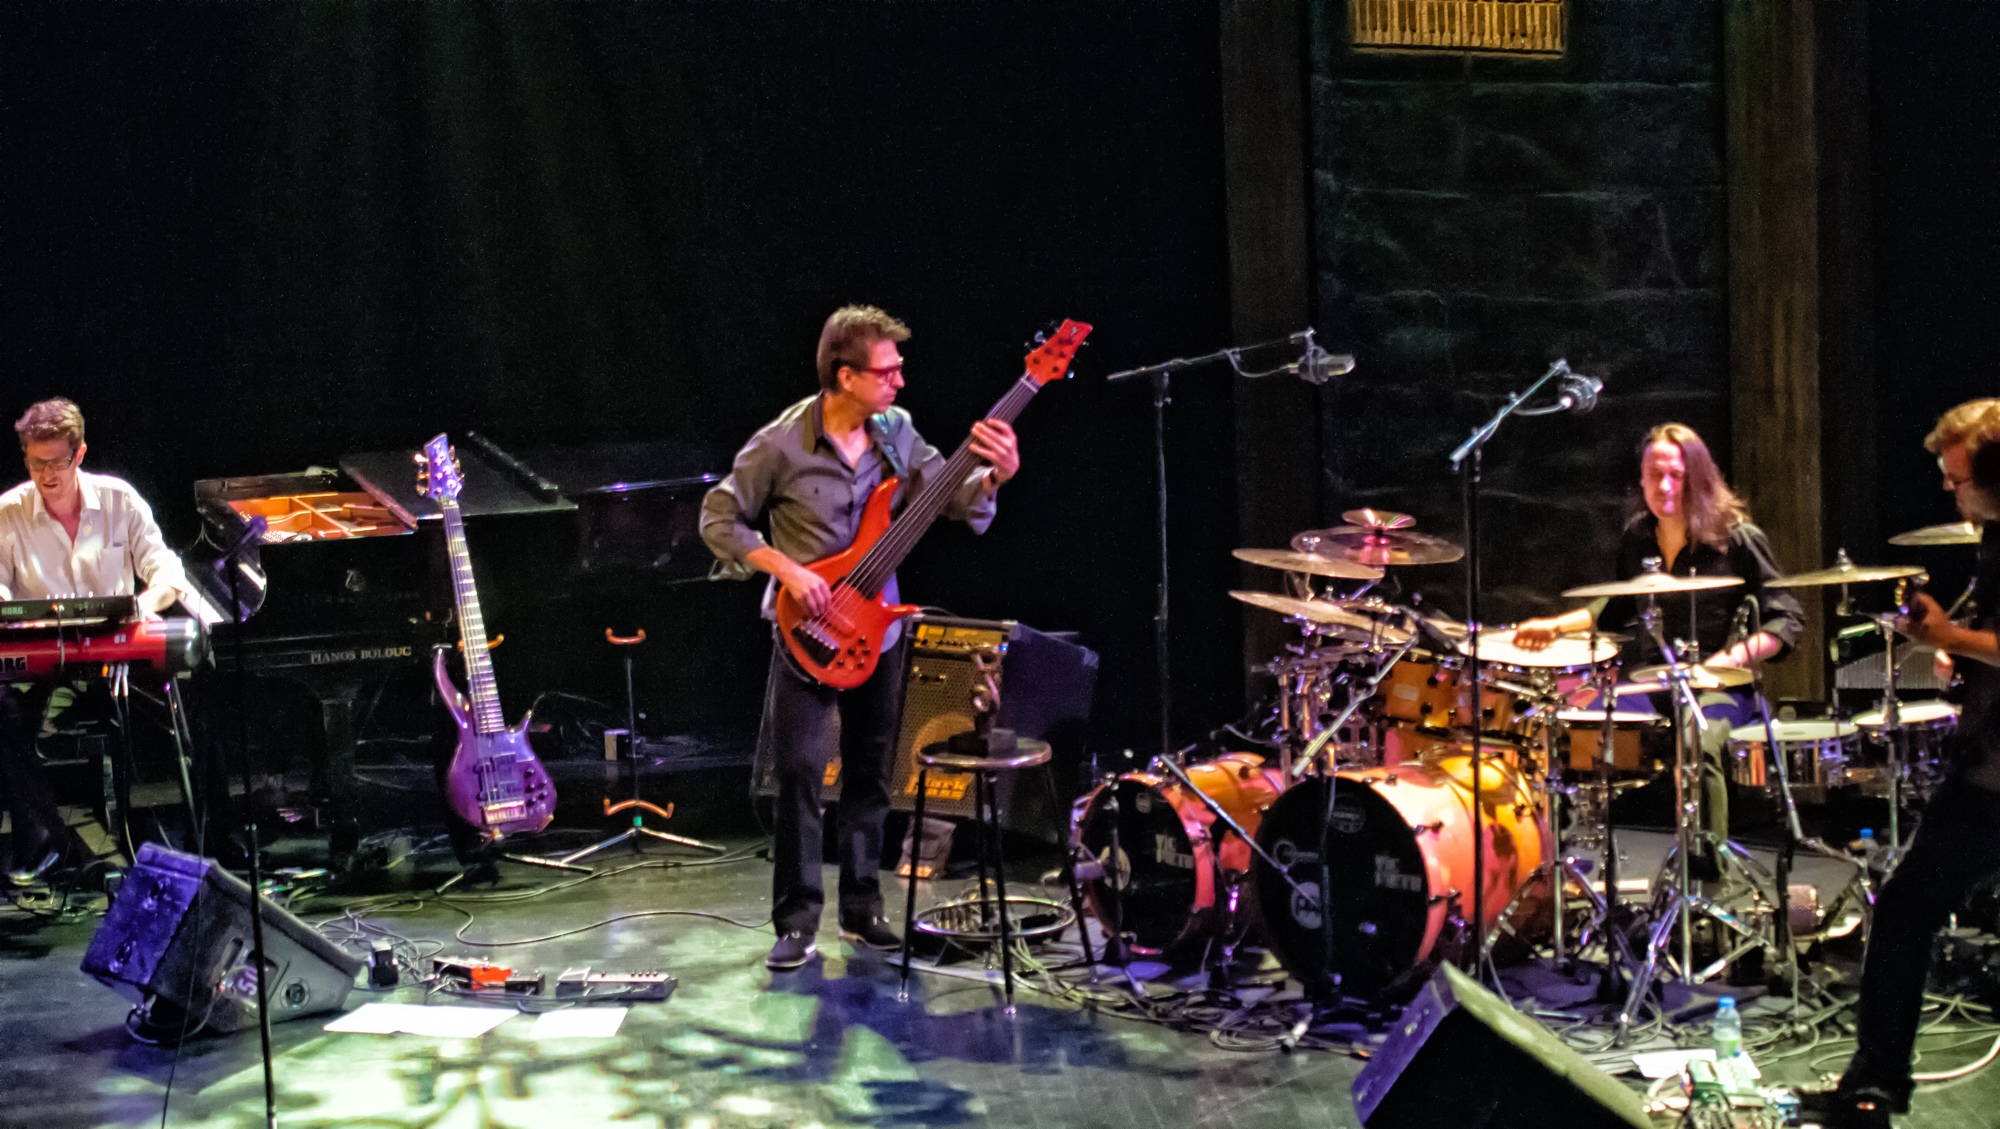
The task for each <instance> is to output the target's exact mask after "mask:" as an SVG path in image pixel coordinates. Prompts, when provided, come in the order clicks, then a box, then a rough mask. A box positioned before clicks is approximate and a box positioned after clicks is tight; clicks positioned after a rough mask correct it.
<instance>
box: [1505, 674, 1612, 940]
mask: <svg viewBox="0 0 2000 1129" xmlns="http://www.w3.org/2000/svg"><path fill="white" fill-rule="evenodd" d="M1536 690H1537V691H1538V696H1539V697H1540V698H1541V699H1542V701H1541V702H1540V703H1539V704H1538V705H1537V707H1536V709H1535V710H1533V711H1530V712H1531V713H1534V714H1537V715H1539V716H1538V718H1537V720H1538V721H1539V722H1540V724H1541V728H1542V737H1541V746H1542V766H1543V767H1542V788H1541V792H1542V804H1541V809H1542V810H1541V811H1539V812H1537V813H1536V818H1537V819H1539V820H1540V821H1541V824H1542V838H1543V840H1544V841H1545V842H1547V843H1548V844H1549V854H1548V857H1547V858H1544V859H1543V860H1542V861H1541V864H1540V865H1539V866H1537V867H1535V871H1534V873H1533V874H1530V875H1529V876H1528V878H1527V880H1526V881H1524V882H1522V883H1521V888H1520V889H1519V890H1517V891H1515V893H1514V899H1513V901H1511V902H1509V903H1508V905H1507V908H1506V909H1504V910H1502V911H1501V913H1500V917H1499V919H1498V920H1499V921H1502V922H1504V921H1506V920H1507V919H1508V917H1509V915H1510V914H1512V913H1513V911H1514V907H1515V906H1517V905H1519V904H1520V901H1521V898H1522V897H1523V896H1525V895H1526V894H1527V892H1528V891H1529V890H1531V889H1533V888H1534V885H1535V880H1536V879H1538V878H1539V879H1541V880H1542V881H1544V882H1546V883H1547V884H1548V890H1549V898H1550V901H1551V902H1552V903H1553V905H1554V907H1555V916H1554V919H1553V921H1552V923H1551V926H1550V931H1549V948H1550V950H1551V951H1552V953H1553V955H1554V958H1555V963H1556V966H1557V967H1559V968H1561V967H1567V966H1568V965H1569V963H1570V959H1569V952H1570V948H1569V944H1568V938H1567V936H1566V930H1567V922H1566V920H1565V918H1566V917H1567V915H1568V910H1569V905H1568V903H1569V892H1568V886H1569V882H1570V879H1572V878H1573V879H1575V880H1576V883H1577V885H1578V886H1579V887H1581V888H1582V890H1583V892H1584V896H1585V897H1586V898H1587V899H1588V900H1589V901H1590V903H1591V917H1592V920H1601V919H1602V918H1603V916H1604V900H1603V899H1602V898H1600V897H1598V895H1597V892H1596V891H1594V890H1592V889H1591V888H1590V883H1589V882H1588V881H1587V880H1585V878H1584V875H1583V872H1582V871H1580V870H1578V869H1577V868H1576V864H1575V863H1573V862H1571V861H1570V859H1569V858H1568V856H1567V855H1566V854H1565V853H1564V851H1563V838H1562V810H1561V809H1562V794H1563V782H1562V773H1561V772H1560V771H1559V770H1558V768H1557V761H1556V732H1555V731H1556V716H1555V714H1556V710H1555V706H1556V704H1557V703H1559V702H1561V701H1562V695H1561V692H1560V691H1558V690H1557V689H1556V688H1555V687H1554V686H1553V685H1550V684H1546V683H1543V684H1540V685H1537V686H1536ZM1588 930H1589V927H1588V926H1587V925H1586V926H1585V928H1584V930H1583V931H1582V932H1580V933H1579V934H1578V941H1579V945H1578V948H1577V950H1576V951H1577V955H1579V956H1581V955H1582V947H1581V939H1582V937H1583V935H1584V933H1587V932H1588ZM1497 939H1498V932H1497V931H1496V932H1494V933H1489V934H1487V936H1486V942H1485V946H1486V947H1485V951H1484V952H1483V953H1482V954H1481V958H1482V960H1483V959H1485V958H1487V957H1490V956H1492V953H1493V944H1494V942H1495V941H1496V940H1497Z"/></svg>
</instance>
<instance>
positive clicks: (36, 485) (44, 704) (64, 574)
mask: <svg viewBox="0 0 2000 1129" xmlns="http://www.w3.org/2000/svg"><path fill="white" fill-rule="evenodd" d="M14 431H15V433H16V434H17V435H19V436H20V440H21V455H22V458H23V461H25V462H26V464H27V468H28V481H26V482H23V483H21V484H20V485H18V486H16V487H14V488H13V489H11V490H8V491H7V492H6V493H4V494H0V598H6V599H17V600H35V599H61V598H65V597H78V596H127V595H132V594H133V593H134V592H137V593H138V604H139V608H140V610H141V612H142V613H143V614H144V615H146V616H148V617H150V618H157V617H158V615H159V614H160V613H161V612H163V611H165V610H166V609H167V608H168V607H171V606H172V605H173V604H174V603H175V602H177V601H178V600H180V599H181V598H182V597H183V596H184V595H187V594H188V593H189V585H188V581H187V576H186V574H185V573H184V572H183V571H182V569H181V562H180V558H179V557H177V556H175V555H174V553H173V551H172V550H170V549H168V548H167V544H166V541H165V539H164V538H162V537H161V535H160V527H159V524H158V523H157V522H155V521H154V520H153V511H152V509H151V507H149V506H147V504H146V500H145V499H144V498H141V497H140V496H139V493H138V491H136V490H134V489H132V487H131V485H130V484H128V483H126V482H124V481H122V480H120V479H117V478H113V477H111V476H109V475H103V474H90V473H87V472H85V471H84V470H83V469H82V463H83V456H84V454H85V452H87V451H88V450H89V447H88V446H87V445H86V444H85V443H84V440H83V413H82V412H81V411H80V410H78V408H77V406H76V405H75V404H74V403H71V402H70V401H68V400H64V399H54V400H43V401H41V402H40V403H38V404H35V405H33V406H31V407H29V408H28V410H27V412H26V414H24V415H22V416H21V418H20V420H19V421H17V422H16V423H15V424H14ZM141 584H143V585H144V588H143V589H141V588H140V585H141ZM54 685H55V684H54V683H53V682H49V681H43V682H39V683H0V784H4V786H5V788H6V793H7V795H6V800H7V805H8V809H9V811H10V812H11V813H12V815H13V834H12V835H11V836H10V839H11V842H10V844H9V847H10V851H11V855H12V857H11V859H10V860H9V862H8V866H7V877H8V880H9V881H10V882H13V883H14V884H15V885H26V884H29V883H31V882H33V881H35V880H36V879H37V878H38V877H39V876H40V875H41V874H42V872H44V871H46V870H48V869H49V868H50V867H52V866H54V865H55V864H56V863H57V861H59V860H60V859H61V858H62V857H63V854H64V852H65V851H66V850H68V849H69V846H70V843H69V842H68V833H67V831H66V829H65V827H64V825H63V820H62V815H61V813H60V812H58V811H57V809H56V802H55V793H54V791H53V789H51V788H50V786H49V782H48V778H47V775H46V774H45V773H44V772H43V771H42V768H41V763H40V761H39V760H38V759H37V757H36V755H35V735H36V732H37V731H38V730H39V729H40V727H41V722H42V715H43V711H44V710H46V709H47V708H48V701H49V695H50V693H51V691H52V689H53V687H54Z"/></svg>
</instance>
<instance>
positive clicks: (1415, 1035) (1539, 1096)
mask: <svg viewBox="0 0 2000 1129" xmlns="http://www.w3.org/2000/svg"><path fill="white" fill-rule="evenodd" d="M1354 1109H1355V1112H1356V1113H1358V1114H1360V1116H1361V1123H1362V1124H1363V1125H1366V1126H1367V1127H1368V1129H1419V1127H1421V1129H1433V1127H1435V1126H1441V1125H1482V1126H1488V1127H1490V1129H1547V1127H1548V1126H1552V1125H1560V1126H1563V1129H1628V1127H1629V1129H1647V1127H1648V1126H1649V1125H1651V1124H1652V1122H1651V1121H1649V1120H1648V1119H1647V1117H1646V1112H1645V1107H1644V1105H1643V1103H1641V1101H1640V1099H1639V1095H1638V1094H1637V1093H1636V1092H1634V1091H1633V1090H1631V1089H1628V1088H1627V1087H1625V1086H1624V1085H1623V1084H1621V1083H1620V1082H1619V1081H1618V1080H1617V1079H1615V1078H1613V1077H1611V1076H1610V1075H1609V1074H1606V1073H1604V1072H1603V1071H1602V1070H1599V1069H1597V1068H1596V1067H1595V1066H1592V1065H1591V1064H1590V1062H1589V1061H1588V1060H1586V1059H1585V1058H1584V1057H1583V1056H1582V1055H1581V1054H1578V1053H1577V1052H1576V1051H1574V1050H1572V1049H1571V1048H1570V1047H1569V1046H1568V1045H1566V1044H1565V1043H1563V1042H1562V1040H1560V1039H1558V1038H1556V1037H1555V1035H1554V1034H1552V1033H1550V1031H1549V1029H1548V1028H1546V1027H1543V1026H1542V1025H1541V1024H1539V1023H1536V1022H1535V1021H1534V1020H1532V1019H1530V1018H1528V1017H1527V1016H1525V1015H1522V1014H1521V1013H1520V1012H1518V1011H1515V1010H1514V1009H1513V1007H1511V1006H1510V1005H1509V1004H1508V1003H1507V1001H1505V1000H1503V999H1501V998H1500V997H1499V996H1496V995H1494V994H1493V993H1492V992H1489V991H1487V990H1486V989H1485V988H1483V987H1481V986H1480V985H1479V984H1478V983H1477V982H1476V981H1474V980H1473V979H1472V978H1471V977H1469V976H1467V975H1465V974H1464V973H1463V972H1460V971H1459V970H1458V969H1456V968H1454V967H1452V966H1451V965H1444V966H1443V967H1441V968H1439V969H1438V971H1437V975H1435V976H1432V977H1431V978H1430V980H1429V982H1427V983H1426V984H1425V985H1424V988H1423V991H1421V992H1419V993H1417V998H1416V999H1415V1000H1413V1001H1411V1003H1410V1006H1409V1007H1408V1008H1407V1009H1405V1010H1404V1012H1403V1015H1402V1018H1401V1019H1399V1020H1397V1021H1396V1025H1395V1026H1394V1027H1393V1028H1391V1029H1390V1032H1389V1039H1388V1041H1387V1042H1386V1043H1384V1044H1383V1045H1382V1046H1381V1048H1380V1049H1378V1050H1377V1051H1376V1052H1375V1055H1374V1057H1373V1058H1370V1059H1369V1060H1368V1065H1367V1067H1365V1068H1364V1069H1363V1070H1362V1071H1361V1076H1360V1077H1358V1078H1356V1079H1355V1080H1354Z"/></svg>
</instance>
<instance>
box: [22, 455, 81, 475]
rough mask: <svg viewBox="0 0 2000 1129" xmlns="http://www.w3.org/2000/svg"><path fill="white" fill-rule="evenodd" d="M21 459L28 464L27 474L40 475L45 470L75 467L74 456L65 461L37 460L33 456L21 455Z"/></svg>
mask: <svg viewBox="0 0 2000 1129" xmlns="http://www.w3.org/2000/svg"><path fill="white" fill-rule="evenodd" d="M21 459H22V461H23V462H25V463H27V464H28V473H29V474H40V473H42V472H43V471H45V470H68V469H69V468H70V467H72V466H74V465H76V456H75V455H71V456H70V457H68V458H66V459H38V458H36V457H34V456H33V455H23V456H21Z"/></svg>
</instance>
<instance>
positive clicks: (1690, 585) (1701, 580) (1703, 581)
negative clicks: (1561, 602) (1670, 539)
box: [1563, 572, 1743, 600]
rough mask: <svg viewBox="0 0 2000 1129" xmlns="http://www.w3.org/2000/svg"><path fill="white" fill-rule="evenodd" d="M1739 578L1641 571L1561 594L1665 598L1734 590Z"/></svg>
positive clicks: (1584, 597)
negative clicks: (1627, 578) (1726, 589)
mask: <svg viewBox="0 0 2000 1129" xmlns="http://www.w3.org/2000/svg"><path fill="white" fill-rule="evenodd" d="M1741 583H1743V578H1742V577H1740V576H1672V575H1669V574H1667V573H1664V572H1642V573H1640V574H1639V575H1637V576H1635V577H1633V578H1632V579H1630V580H1610V581H1606V582H1605V583H1602V584H1585V585H1584V586H1582V587H1581V588H1566V589H1564V590H1563V595H1564V596H1568V597H1573V598H1578V599H1586V600H1594V599H1596V598H1597V597H1599V596H1664V595H1669V594H1671V593H1675V592H1700V591H1704V590H1706V589H1709V588H1734V587H1736V586H1737V585H1738V584H1741Z"/></svg>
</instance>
